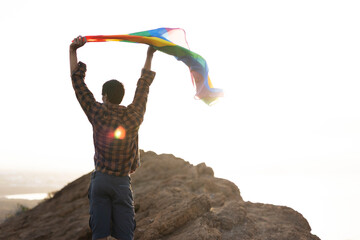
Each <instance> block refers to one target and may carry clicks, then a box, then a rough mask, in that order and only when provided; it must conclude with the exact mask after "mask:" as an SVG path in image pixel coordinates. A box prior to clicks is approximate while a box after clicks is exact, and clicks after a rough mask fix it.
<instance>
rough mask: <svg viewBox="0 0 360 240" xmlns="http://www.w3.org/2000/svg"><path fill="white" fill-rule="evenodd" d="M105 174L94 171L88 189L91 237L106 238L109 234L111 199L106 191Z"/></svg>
mask: <svg viewBox="0 0 360 240" xmlns="http://www.w3.org/2000/svg"><path fill="white" fill-rule="evenodd" d="M108 185H109V184H108V180H107V176H106V175H104V174H101V173H99V172H95V173H94V174H93V176H92V179H91V184H90V189H89V200H90V221H89V225H90V228H91V230H92V239H93V240H98V239H107V236H110V229H111V228H110V225H111V200H110V197H109V192H108V190H109V189H108V187H107V186H108Z"/></svg>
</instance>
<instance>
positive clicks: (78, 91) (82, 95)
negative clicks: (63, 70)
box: [71, 62, 96, 122]
mask: <svg viewBox="0 0 360 240" xmlns="http://www.w3.org/2000/svg"><path fill="white" fill-rule="evenodd" d="M85 73H86V64H84V63H82V62H79V63H78V66H77V67H76V68H75V70H74V72H73V73H72V75H71V80H72V85H73V88H74V90H75V95H76V98H77V100H78V101H79V103H80V106H81V108H82V109H83V110H84V112H85V114H86V116H87V117H88V118H89V120H90V122H91V119H92V116H93V115H94V106H95V105H96V100H95V98H94V95H93V94H92V92H91V91H90V90H89V88H88V87H87V86H86V84H85V81H84V79H85Z"/></svg>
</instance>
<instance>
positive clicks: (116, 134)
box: [114, 126, 126, 139]
mask: <svg viewBox="0 0 360 240" xmlns="http://www.w3.org/2000/svg"><path fill="white" fill-rule="evenodd" d="M125 135H126V131H125V129H124V128H123V127H122V126H119V127H118V128H117V129H116V130H115V132H114V138H116V139H124V138H125Z"/></svg>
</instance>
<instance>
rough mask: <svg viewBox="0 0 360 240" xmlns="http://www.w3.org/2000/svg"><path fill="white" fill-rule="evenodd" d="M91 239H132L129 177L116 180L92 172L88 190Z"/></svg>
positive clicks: (133, 215) (109, 176)
mask: <svg viewBox="0 0 360 240" xmlns="http://www.w3.org/2000/svg"><path fill="white" fill-rule="evenodd" d="M89 201H90V220H89V225H90V228H91V230H92V239H93V240H95V239H99V238H104V237H107V236H110V235H111V236H112V237H114V238H117V239H122V240H127V239H129V240H132V239H133V238H134V230H135V227H136V223H135V211H134V201H133V195H132V190H131V179H130V177H129V176H125V177H117V176H112V175H108V174H105V173H101V172H96V171H95V172H93V173H92V175H91V183H90V187H89Z"/></svg>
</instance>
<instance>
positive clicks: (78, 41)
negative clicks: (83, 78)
mask: <svg viewBox="0 0 360 240" xmlns="http://www.w3.org/2000/svg"><path fill="white" fill-rule="evenodd" d="M85 43H86V38H84V37H81V36H78V37H77V38H75V39H74V40H73V42H72V43H71V44H70V75H72V73H73V72H74V70H75V68H76V67H77V64H78V60H77V54H76V50H77V49H78V48H80V47H82V46H84V44H85Z"/></svg>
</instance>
